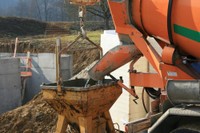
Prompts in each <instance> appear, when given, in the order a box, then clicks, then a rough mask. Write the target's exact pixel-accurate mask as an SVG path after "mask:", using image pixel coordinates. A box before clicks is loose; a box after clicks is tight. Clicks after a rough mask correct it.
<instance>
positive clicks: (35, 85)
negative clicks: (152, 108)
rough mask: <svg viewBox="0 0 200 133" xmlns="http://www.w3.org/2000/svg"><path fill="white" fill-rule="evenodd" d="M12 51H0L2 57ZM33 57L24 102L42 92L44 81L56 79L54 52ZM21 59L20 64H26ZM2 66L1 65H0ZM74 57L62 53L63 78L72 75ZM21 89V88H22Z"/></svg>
mask: <svg viewBox="0 0 200 133" xmlns="http://www.w3.org/2000/svg"><path fill="white" fill-rule="evenodd" d="M12 56H13V54H12V53H0V57H1V58H5V57H12ZM21 56H26V54H17V57H21ZM31 58H32V77H30V78H28V79H27V82H26V89H25V96H24V100H23V102H22V103H26V102H28V101H30V100H31V99H32V98H33V97H34V96H35V95H36V94H38V93H39V92H40V90H41V89H40V85H41V84H42V83H50V82H55V81H56V62H55V61H56V59H55V54H53V53H39V54H31ZM24 63H25V62H24V61H21V62H20V64H21V65H22V64H24ZM0 68H1V66H0ZM72 69H73V59H72V56H71V55H62V57H61V71H62V72H61V73H62V78H63V80H67V79H69V78H71V77H72V74H73V70H72ZM20 89H21V88H20Z"/></svg>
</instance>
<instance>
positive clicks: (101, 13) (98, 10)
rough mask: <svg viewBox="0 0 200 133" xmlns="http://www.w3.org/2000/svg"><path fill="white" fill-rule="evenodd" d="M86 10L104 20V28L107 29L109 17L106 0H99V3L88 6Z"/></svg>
mask: <svg viewBox="0 0 200 133" xmlns="http://www.w3.org/2000/svg"><path fill="white" fill-rule="evenodd" d="M87 11H88V12H89V13H91V14H93V15H95V16H98V17H100V18H102V19H103V20H104V24H105V29H109V28H110V25H109V20H110V18H111V14H110V10H109V7H108V3H107V0H101V1H100V3H99V5H96V6H88V7H87Z"/></svg>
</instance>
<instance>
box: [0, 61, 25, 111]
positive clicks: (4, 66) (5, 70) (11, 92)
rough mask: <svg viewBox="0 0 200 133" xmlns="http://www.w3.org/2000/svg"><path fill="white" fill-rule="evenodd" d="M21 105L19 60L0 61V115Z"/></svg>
mask: <svg viewBox="0 0 200 133" xmlns="http://www.w3.org/2000/svg"><path fill="white" fill-rule="evenodd" d="M20 105H21V77H20V68H19V59H16V58H5V59H1V60H0V114H1V113H4V112H6V111H9V110H12V109H14V108H16V107H18V106H20Z"/></svg>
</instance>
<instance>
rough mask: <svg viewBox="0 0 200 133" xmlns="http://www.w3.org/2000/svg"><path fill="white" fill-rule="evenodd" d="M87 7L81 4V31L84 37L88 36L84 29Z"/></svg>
mask: <svg viewBox="0 0 200 133" xmlns="http://www.w3.org/2000/svg"><path fill="white" fill-rule="evenodd" d="M85 15H86V8H85V6H79V19H80V31H81V33H80V34H81V35H82V37H83V38H86V31H85V30H84V26H85V24H84V22H85V20H84V19H85Z"/></svg>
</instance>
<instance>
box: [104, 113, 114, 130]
mask: <svg viewBox="0 0 200 133" xmlns="http://www.w3.org/2000/svg"><path fill="white" fill-rule="evenodd" d="M104 117H105V118H106V121H107V125H108V130H109V131H108V132H109V133H115V128H114V125H113V121H112V118H111V116H110V113H109V111H106V112H104Z"/></svg>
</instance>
